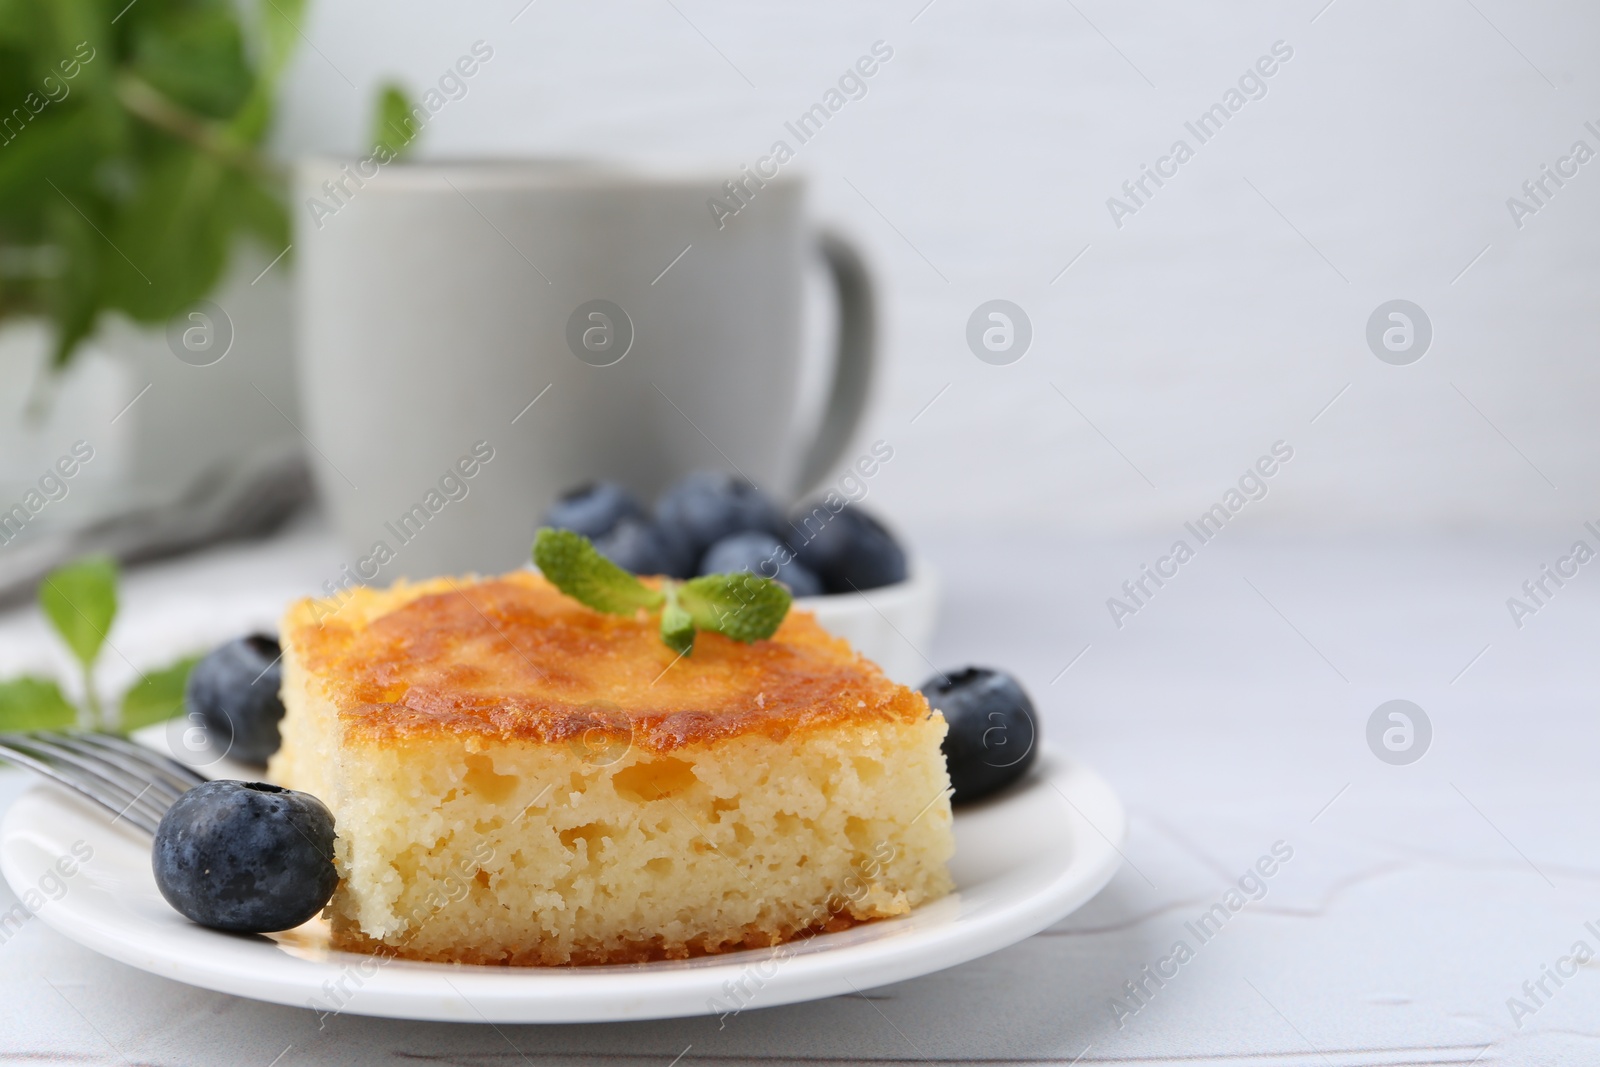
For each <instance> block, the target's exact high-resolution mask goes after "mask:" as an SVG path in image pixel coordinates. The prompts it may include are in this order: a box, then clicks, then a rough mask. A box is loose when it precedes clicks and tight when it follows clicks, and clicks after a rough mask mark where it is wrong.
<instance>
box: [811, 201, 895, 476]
mask: <svg viewBox="0 0 1600 1067" xmlns="http://www.w3.org/2000/svg"><path fill="white" fill-rule="evenodd" d="M816 241H817V250H818V251H819V252H821V253H822V259H823V262H824V263H826V264H827V267H828V273H829V274H830V275H831V276H832V278H833V289H834V293H835V294H836V295H837V298H838V302H839V330H838V336H837V337H836V338H835V347H834V363H833V385H832V388H831V389H830V390H829V392H828V403H827V406H826V407H825V408H824V410H823V415H822V422H821V424H820V425H819V426H818V427H817V434H816V437H815V439H814V440H812V442H811V447H810V448H809V449H807V450H806V455H805V459H804V461H803V462H802V463H801V465H800V477H799V493H798V494H797V495H800V496H804V495H805V494H806V493H808V492H809V491H810V490H811V489H813V488H815V487H816V486H817V485H818V484H819V483H820V482H821V481H822V479H823V478H824V477H825V476H826V475H827V474H828V472H829V471H831V470H832V469H833V465H834V464H835V463H837V462H839V459H840V457H841V456H843V455H844V452H845V449H846V448H847V447H848V446H849V444H850V440H851V438H852V437H854V436H855V432H856V430H857V428H859V426H860V425H861V416H862V415H863V414H865V413H866V409H867V394H868V392H869V391H870V389H871V386H872V373H873V364H874V363H875V362H876V359H877V330H876V325H877V300H876V296H875V294H874V291H873V287H872V275H871V274H870V273H869V272H868V271H867V265H866V263H865V261H863V260H862V258H861V254H860V253H859V252H857V251H856V248H855V245H853V244H851V243H850V242H849V241H847V240H846V239H845V238H844V237H842V236H840V235H839V234H837V233H834V232H833V231H831V230H819V231H818V232H817V235H816Z"/></svg>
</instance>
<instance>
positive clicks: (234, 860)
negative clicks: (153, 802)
mask: <svg viewBox="0 0 1600 1067" xmlns="http://www.w3.org/2000/svg"><path fill="white" fill-rule="evenodd" d="M333 838H334V832H333V815H332V813H331V812H329V811H328V809H327V807H326V806H325V805H324V804H323V803H322V801H320V800H318V799H317V798H316V797H314V796H312V795H311V794H310V793H297V792H295V791H294V790H292V789H283V788H281V787H279V786H275V785H268V784H266V783H265V782H229V781H216V782H207V783H205V784H204V785H199V786H195V787H194V788H193V789H191V790H189V791H188V792H187V793H185V794H183V795H182V796H180V797H179V798H178V799H177V801H176V802H174V803H173V805H172V807H170V808H168V809H167V813H166V815H164V816H163V817H162V819H161V825H160V826H159V827H157V828H156V842H155V847H154V849H153V850H152V852H151V865H152V866H153V867H154V869H155V875H156V887H157V888H158V889H160V890H161V895H162V896H164V897H166V898H167V903H168V904H171V905H172V906H173V907H174V908H176V909H177V910H178V911H179V912H181V913H183V915H184V916H185V917H186V918H189V919H193V920H194V921H195V922H197V923H199V924H200V925H201V926H209V927H212V928H213V929H217V930H229V931H232V932H234V933H241V934H264V933H270V932H272V931H274V930H291V929H293V928H294V927H296V926H299V925H300V924H301V923H303V922H305V921H306V920H307V919H310V918H312V917H313V916H315V915H316V914H317V913H318V912H320V911H321V910H322V909H323V908H324V907H326V906H327V903H328V898H329V897H331V896H333V890H334V888H335V887H336V886H337V885H338V884H339V872H338V871H336V870H335V869H334V866H333Z"/></svg>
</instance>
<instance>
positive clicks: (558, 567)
mask: <svg viewBox="0 0 1600 1067" xmlns="http://www.w3.org/2000/svg"><path fill="white" fill-rule="evenodd" d="M533 562H534V563H535V564H537V565H538V567H539V570H540V571H542V572H543V573H544V576H545V577H546V578H548V579H549V580H550V582H551V584H553V585H554V586H555V587H556V588H557V589H559V590H561V591H562V592H563V593H565V594H566V595H567V596H570V597H571V598H572V599H574V600H576V601H578V602H579V603H581V604H585V605H587V606H589V607H591V608H593V609H594V610H596V611H603V612H606V613H608V614H611V615H632V614H633V613H634V612H636V611H638V610H639V609H640V608H644V609H645V610H647V611H654V610H656V609H657V608H659V609H661V640H662V641H663V642H664V643H665V644H666V646H667V647H668V648H670V649H672V650H673V651H674V652H676V653H678V654H679V655H680V656H687V655H688V654H689V653H690V652H692V651H693V650H694V635H695V632H696V631H697V630H710V631H711V632H712V633H719V634H722V635H723V636H724V637H730V638H732V639H733V640H735V641H741V642H743V643H745V644H749V643H750V642H752V641H760V640H762V639H763V638H767V637H771V636H772V635H773V634H774V633H776V632H777V629H778V625H779V624H780V623H782V622H783V617H784V616H785V615H787V614H788V613H789V605H790V603H791V602H792V598H791V597H790V596H789V591H788V590H787V589H785V588H784V587H783V586H782V585H780V584H778V583H777V582H774V581H772V580H771V579H769V578H762V577H760V576H759V575H754V574H751V573H749V572H748V571H740V572H738V573H736V574H706V575H702V576H701V577H699V578H691V579H689V580H688V581H686V582H678V581H674V580H673V579H671V578H662V579H661V586H660V588H659V589H652V588H651V587H650V586H647V585H645V584H644V583H643V582H641V581H640V580H639V579H638V578H635V577H634V576H633V575H631V574H629V573H628V572H627V571H625V570H623V569H622V568H621V567H619V566H617V565H616V564H615V563H612V562H611V561H610V560H608V559H606V558H605V557H604V556H602V555H601V554H600V552H599V551H598V550H597V549H596V548H595V547H594V545H593V544H591V543H590V541H589V539H588V538H587V537H584V536H583V535H582V534H579V533H574V532H573V531H571V530H553V529H550V528H548V527H546V528H545V529H542V530H540V531H539V532H538V534H537V535H536V536H535V537H534V541H533Z"/></svg>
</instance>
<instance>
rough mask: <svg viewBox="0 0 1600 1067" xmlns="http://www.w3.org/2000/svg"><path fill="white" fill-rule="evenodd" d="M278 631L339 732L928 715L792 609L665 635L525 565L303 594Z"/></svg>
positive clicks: (650, 730)
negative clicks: (325, 701)
mask: <svg viewBox="0 0 1600 1067" xmlns="http://www.w3.org/2000/svg"><path fill="white" fill-rule="evenodd" d="M285 628H286V629H287V630H290V631H292V635H291V634H288V633H286V634H285V637H288V638H290V639H291V640H292V641H293V642H294V645H295V647H296V648H297V650H298V651H299V654H300V657H301V663H302V665H303V667H304V668H305V669H306V670H307V671H308V672H309V673H311V674H313V675H316V676H319V677H320V678H321V680H322V682H323V684H324V685H325V686H326V687H327V692H328V695H329V696H330V697H331V698H332V700H333V703H334V705H335V706H336V707H337V709H338V714H339V718H340V724H341V726H342V727H343V729H344V730H345V731H347V732H350V733H353V734H356V735H361V736H365V737H368V738H370V739H372V740H375V741H380V742H381V741H394V742H403V741H406V740H408V739H421V738H426V737H432V736H439V735H442V734H454V735H458V736H463V737H465V736H478V737H481V738H485V739H491V738H492V739H497V740H502V741H510V740H517V741H524V742H528V741H531V742H536V743H561V742H568V743H570V742H573V741H577V740H580V739H582V740H584V741H585V742H586V743H589V744H594V743H597V742H599V741H600V740H601V738H602V737H610V736H615V737H617V738H619V739H620V738H622V737H626V738H627V739H628V741H629V742H630V743H631V744H632V745H633V746H636V747H642V748H644V749H646V750H650V751H657V752H670V751H672V750H674V749H677V748H681V747H683V746H687V745H695V744H704V743H708V742H714V741H719V740H726V739H728V738H733V737H738V736H740V735H744V734H752V733H758V734H763V735H765V736H768V737H771V738H773V739H775V740H781V739H783V738H785V737H788V736H789V735H790V734H792V733H795V732H804V731H807V730H810V729H816V728H832V727H837V726H841V725H846V724H849V723H861V722H869V721H880V722H894V723H905V722H913V721H915V720H918V719H925V718H927V716H928V714H929V710H928V704H927V701H926V700H924V699H923V697H922V695H921V694H920V693H917V692H916V691H915V690H911V689H908V688H906V687H904V686H899V685H896V684H895V683H893V682H891V681H889V679H887V678H886V677H884V675H883V673H882V672H881V671H880V670H879V669H878V668H877V666H876V665H874V664H873V663H871V662H870V661H868V660H866V659H863V658H862V657H860V656H859V655H857V654H856V653H855V652H854V651H853V650H852V649H851V648H850V646H849V645H848V643H846V642H845V641H843V640H840V639H839V638H835V637H832V636H830V635H829V634H828V633H827V632H826V631H824V630H823V629H822V628H821V627H820V626H819V625H818V624H817V622H816V620H815V619H814V618H813V617H812V616H811V614H810V613H809V612H804V611H797V610H796V611H791V612H790V613H789V615H788V617H787V618H785V620H784V622H783V624H782V626H781V627H779V629H778V632H777V633H776V634H774V635H773V637H772V638H771V639H770V640H764V641H757V642H754V643H752V644H748V645H746V644H742V643H740V642H737V641H733V640H730V639H729V638H726V637H723V636H722V635H720V634H714V633H701V634H700V635H698V637H697V639H696V641H695V648H694V652H693V654H691V655H689V656H685V657H681V658H680V657H678V656H677V654H676V653H674V652H673V651H672V650H671V649H669V648H668V647H667V646H666V645H665V644H663V643H662V641H661V637H660V633H659V630H658V625H657V620H656V618H655V617H654V616H646V615H644V614H643V613H641V614H640V615H638V616H628V617H624V616H616V615H603V614H601V613H599V612H596V611H592V610H591V609H589V608H587V607H584V606H583V605H581V604H579V603H577V602H576V601H574V600H571V599H569V598H568V597H566V596H565V595H563V594H562V593H561V592H560V591H558V590H557V589H556V588H555V587H554V586H552V585H551V584H550V583H549V582H547V581H546V580H545V579H544V578H543V577H541V576H540V575H538V574H536V573H534V572H532V571H517V572H513V573H511V574H507V575H505V576H503V577H500V578H494V579H487V580H482V581H469V580H462V581H457V580H455V579H450V578H442V579H437V580H434V581H430V582H423V583H418V584H404V583H402V584H400V585H397V586H394V587H392V588H390V589H388V590H371V589H357V590H355V591H353V592H352V593H350V594H349V595H348V596H347V597H346V598H344V599H343V602H342V603H341V602H339V601H331V600H323V601H317V600H304V601H301V602H299V603H298V604H296V605H295V606H294V607H293V608H291V610H290V611H289V613H288V615H287V617H286V619H285Z"/></svg>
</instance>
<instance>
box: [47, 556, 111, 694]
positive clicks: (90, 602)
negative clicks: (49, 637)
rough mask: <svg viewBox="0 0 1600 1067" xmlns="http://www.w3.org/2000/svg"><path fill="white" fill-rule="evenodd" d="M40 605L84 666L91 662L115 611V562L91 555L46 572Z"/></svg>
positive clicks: (103, 641) (102, 641)
mask: <svg viewBox="0 0 1600 1067" xmlns="http://www.w3.org/2000/svg"><path fill="white" fill-rule="evenodd" d="M39 606H40V607H41V608H43V609H44V613H45V616H46V617H47V618H49V620H50V625H52V626H54V627H55V630H56V633H58V634H60V635H61V640H63V641H65V642H66V644H67V647H68V648H70V649H71V650H72V654H73V656H75V657H77V660H78V662H79V663H80V664H82V665H83V666H84V667H85V668H88V667H90V666H92V665H93V664H94V660H95V657H96V656H98V655H99V654H100V646H101V645H102V644H104V643H105V639H106V632H107V631H108V630H110V629H111V620H112V619H114V618H115V617H116V614H117V565H116V563H114V562H113V561H112V560H111V559H110V558H109V557H107V556H91V557H89V558H88V559H81V560H79V561H77V562H76V563H69V564H67V565H66V566H65V567H60V568H57V569H56V570H53V571H51V572H50V573H49V574H47V575H45V579H44V584H43V585H41V586H39Z"/></svg>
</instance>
